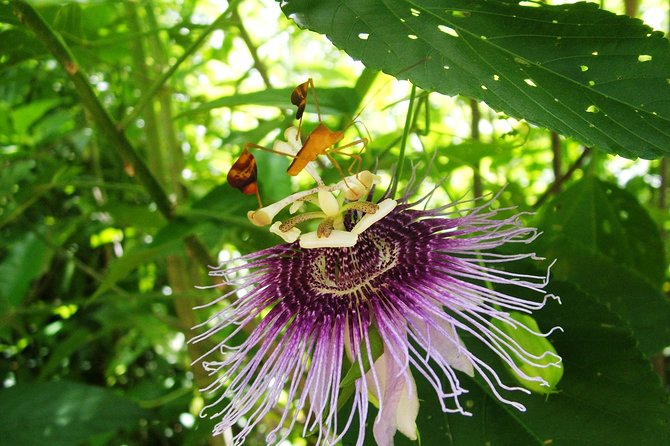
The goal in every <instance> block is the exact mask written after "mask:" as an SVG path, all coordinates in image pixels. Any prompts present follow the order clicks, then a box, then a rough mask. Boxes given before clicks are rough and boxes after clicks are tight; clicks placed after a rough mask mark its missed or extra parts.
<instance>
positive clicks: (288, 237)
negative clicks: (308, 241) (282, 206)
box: [270, 221, 301, 243]
mask: <svg viewBox="0 0 670 446" xmlns="http://www.w3.org/2000/svg"><path fill="white" fill-rule="evenodd" d="M279 226H281V222H280V221H276V222H274V224H273V225H272V226H270V232H272V233H273V234H277V235H278V236H279V237H281V238H283V239H284V241H285V242H287V243H293V242H295V241H296V240H298V237H300V232H301V231H300V229H298V228H296V227H295V226H294V227H292V228H291V229H289V230H288V231H286V232H284V231H282V230H281V229H279Z"/></svg>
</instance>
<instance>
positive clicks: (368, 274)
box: [309, 231, 400, 298]
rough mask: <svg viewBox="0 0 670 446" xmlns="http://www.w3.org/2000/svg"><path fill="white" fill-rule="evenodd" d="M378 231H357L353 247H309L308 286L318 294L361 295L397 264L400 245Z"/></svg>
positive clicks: (375, 289) (374, 285) (368, 290)
mask: <svg viewBox="0 0 670 446" xmlns="http://www.w3.org/2000/svg"><path fill="white" fill-rule="evenodd" d="M379 232H380V231H366V232H364V233H363V234H361V235H360V237H359V240H358V244H357V245H356V248H355V249H354V248H333V249H318V250H313V251H312V253H313V254H314V256H313V258H312V263H311V265H312V268H311V274H310V278H311V280H310V282H309V283H310V288H312V290H313V291H315V292H316V293H319V294H326V295H332V296H345V295H349V296H352V297H353V296H355V295H358V296H359V297H362V298H365V296H366V294H367V293H368V292H375V291H377V290H378V289H379V286H378V283H380V282H381V281H380V280H379V278H380V276H382V275H383V274H385V273H386V272H387V271H389V270H390V269H392V268H395V267H396V266H397V265H398V259H399V257H400V247H399V245H398V244H397V243H395V242H394V241H393V240H392V239H391V238H387V237H384V236H383V234H380V233H379Z"/></svg>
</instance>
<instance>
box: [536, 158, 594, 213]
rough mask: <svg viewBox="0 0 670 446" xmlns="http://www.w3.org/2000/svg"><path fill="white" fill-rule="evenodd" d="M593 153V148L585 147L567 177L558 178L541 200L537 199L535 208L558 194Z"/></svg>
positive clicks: (566, 173) (566, 174)
mask: <svg viewBox="0 0 670 446" xmlns="http://www.w3.org/2000/svg"><path fill="white" fill-rule="evenodd" d="M591 152H592V150H591V148H589V147H585V148H584V151H583V152H582V154H581V155H580V156H579V158H577V160H576V161H575V162H574V163H572V166H570V168H569V169H568V171H567V172H565V175H563V176H562V177H559V178H556V180H555V181H554V184H552V185H551V187H550V188H549V189H547V190H546V191H545V192H544V193H543V194H542V195H541V196H540V198H538V199H537V201H536V202H535V204H534V205H533V207H535V208H537V207H540V206H541V205H542V203H544V202H545V201H547V198H549V196H550V195H553V194H555V193H557V192H558V191H559V190H560V188H561V185H563V183H565V182H566V181H567V180H568V179H570V177H572V175H573V174H574V173H575V172H576V171H577V169H579V168H580V167H581V166H582V164H583V163H584V161H585V160H586V158H587V157H588V156H589V155H590V154H591Z"/></svg>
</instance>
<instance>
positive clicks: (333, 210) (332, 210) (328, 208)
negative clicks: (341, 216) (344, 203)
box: [318, 190, 340, 217]
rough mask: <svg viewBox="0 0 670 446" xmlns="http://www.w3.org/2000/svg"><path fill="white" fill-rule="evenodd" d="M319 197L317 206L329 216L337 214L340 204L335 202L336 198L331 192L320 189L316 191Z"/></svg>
mask: <svg viewBox="0 0 670 446" xmlns="http://www.w3.org/2000/svg"><path fill="white" fill-rule="evenodd" d="M318 197H319V207H320V208H321V210H322V211H323V213H324V214H326V215H327V216H329V217H333V216H335V215H337V213H338V212H339V211H340V204H339V203H338V202H337V198H335V195H333V193H332V192H328V191H326V190H320V191H319V193H318Z"/></svg>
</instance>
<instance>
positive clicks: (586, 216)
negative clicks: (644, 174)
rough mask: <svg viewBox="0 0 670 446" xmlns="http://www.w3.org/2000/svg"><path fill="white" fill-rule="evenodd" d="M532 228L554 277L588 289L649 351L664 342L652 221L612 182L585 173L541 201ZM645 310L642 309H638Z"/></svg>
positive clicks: (668, 335) (667, 306) (668, 312)
mask: <svg viewBox="0 0 670 446" xmlns="http://www.w3.org/2000/svg"><path fill="white" fill-rule="evenodd" d="M538 227H540V228H541V229H542V230H544V232H545V233H544V235H543V237H541V238H540V239H539V241H538V245H539V246H541V247H542V248H541V249H540V251H541V252H542V253H543V255H545V256H547V257H550V258H556V259H558V260H557V263H556V266H555V267H554V269H553V270H552V273H553V275H554V276H555V277H557V278H560V279H562V280H565V281H569V282H571V283H573V284H576V285H578V286H579V287H580V288H581V289H582V290H584V291H586V292H588V293H591V294H593V295H594V296H595V297H596V298H597V299H598V300H599V301H600V302H601V303H603V304H605V305H607V306H608V308H610V309H611V310H612V311H613V312H614V313H616V314H617V315H618V316H619V317H620V318H621V319H622V321H623V322H622V323H624V324H626V325H628V326H629V327H630V328H631V329H632V330H633V332H634V336H635V337H636V338H637V339H638V341H639V342H640V349H641V350H642V351H643V352H644V353H645V354H647V355H653V354H655V353H657V352H658V351H660V350H661V349H662V348H664V347H665V346H667V345H668V344H670V302H668V300H667V299H666V298H665V297H664V296H663V294H662V293H661V291H660V286H659V285H660V281H661V280H662V277H663V271H664V269H665V262H664V260H663V255H664V253H663V243H662V241H661V239H660V236H659V234H658V230H657V229H656V228H655V225H654V223H653V221H652V220H651V219H650V218H649V216H648V215H647V214H646V212H645V211H644V209H643V208H642V207H641V206H639V205H638V204H637V203H636V202H635V199H634V198H633V197H631V196H629V195H628V194H627V193H626V192H624V191H622V190H619V189H617V188H616V187H615V186H613V185H610V184H606V183H603V182H600V181H598V180H595V179H593V178H585V179H583V180H582V181H580V182H579V183H577V184H576V185H574V186H572V187H571V188H570V189H568V190H566V191H565V192H563V194H562V195H561V196H560V197H559V198H558V199H557V200H555V201H554V202H553V203H551V204H549V205H548V206H545V208H544V209H543V210H542V212H541V214H540V216H539V223H538ZM641 308H644V311H640V309H641Z"/></svg>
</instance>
